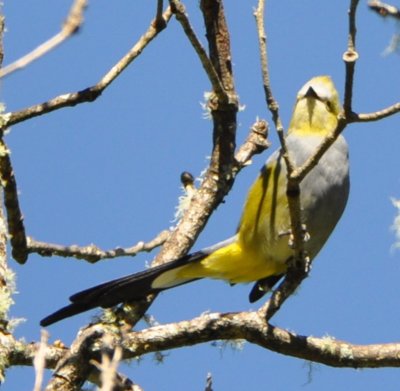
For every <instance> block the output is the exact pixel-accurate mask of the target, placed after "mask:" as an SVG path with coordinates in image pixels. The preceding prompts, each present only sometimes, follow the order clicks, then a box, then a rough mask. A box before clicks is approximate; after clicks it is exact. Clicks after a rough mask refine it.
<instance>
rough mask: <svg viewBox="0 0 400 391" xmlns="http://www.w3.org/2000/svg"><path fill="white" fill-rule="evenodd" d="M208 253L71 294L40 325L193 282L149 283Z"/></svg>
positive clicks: (191, 256)
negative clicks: (67, 303) (63, 303)
mask: <svg viewBox="0 0 400 391" xmlns="http://www.w3.org/2000/svg"><path fill="white" fill-rule="evenodd" d="M210 252H212V251H207V250H205V251H204V250H203V251H199V252H196V253H193V254H189V255H186V256H184V257H182V258H179V259H177V260H176V261H173V262H169V263H166V264H163V265H160V266H156V267H153V268H150V269H148V270H144V271H142V272H139V273H135V274H130V275H128V276H125V277H121V278H118V279H116V280H112V281H108V282H105V283H103V284H100V285H97V286H94V287H92V288H89V289H85V290H83V291H81V292H78V293H75V294H74V295H72V296H71V297H70V298H69V300H70V301H71V304H69V305H67V306H65V307H63V308H61V309H59V310H58V311H56V312H54V313H52V314H51V315H49V316H47V317H45V318H44V319H42V320H41V322H40V325H41V326H43V327H45V326H49V325H51V324H53V323H56V322H58V321H60V320H62V319H65V318H69V317H70V316H74V315H77V314H80V313H81V312H85V311H88V310H91V309H93V308H96V307H103V308H108V307H112V306H115V305H117V304H119V303H122V302H129V301H134V300H139V299H143V298H144V297H146V296H147V295H148V294H150V293H156V292H160V291H162V290H165V289H169V288H172V287H174V286H178V285H182V284H185V283H187V282H190V281H193V280H194V279H187V280H177V281H175V282H173V283H172V284H171V285H168V286H164V287H154V286H153V282H154V281H155V280H156V279H157V278H158V277H160V276H161V275H162V274H163V273H165V272H168V271H171V270H174V269H177V268H180V267H182V266H185V265H187V264H188V263H191V262H198V261H201V260H202V259H204V258H205V257H207V256H208V255H209V254H210Z"/></svg>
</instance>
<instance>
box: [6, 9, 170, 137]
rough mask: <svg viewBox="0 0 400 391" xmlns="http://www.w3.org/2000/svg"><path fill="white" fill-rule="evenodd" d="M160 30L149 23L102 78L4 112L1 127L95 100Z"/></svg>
mask: <svg viewBox="0 0 400 391" xmlns="http://www.w3.org/2000/svg"><path fill="white" fill-rule="evenodd" d="M171 15H172V13H171V10H170V8H167V10H166V11H165V12H164V14H163V18H164V20H165V21H166V23H168V21H169V20H170V18H171ZM159 32H160V30H159V29H158V28H157V27H156V26H155V25H154V23H151V25H150V27H149V29H148V30H147V31H146V32H145V34H144V35H142V36H141V37H140V39H139V40H138V42H137V43H136V44H135V45H134V46H133V47H132V49H130V50H129V52H128V53H127V54H126V55H125V56H124V57H123V58H121V60H119V61H118V63H117V64H115V65H114V66H113V67H112V68H111V69H110V70H109V71H108V72H107V73H106V74H105V75H104V76H103V77H102V78H101V80H100V81H99V82H98V83H97V84H95V85H94V86H92V87H89V88H86V89H84V90H82V91H78V92H71V93H68V94H63V95H59V96H57V97H55V98H53V99H50V100H49V101H47V102H44V103H40V104H38V105H34V106H31V107H28V108H26V109H23V110H20V111H16V112H13V113H6V114H4V115H3V118H4V125H3V126H2V127H1V129H4V128H6V127H9V126H11V125H15V124H17V123H19V122H22V121H25V120H27V119H29V118H33V117H37V116H40V115H43V114H46V113H50V112H52V111H54V110H58V109H61V108H63V107H69V106H75V105H77V104H79V103H83V102H92V101H94V100H96V99H97V98H98V97H99V96H100V95H101V94H102V92H103V91H104V90H105V89H106V88H107V87H108V86H109V85H110V84H111V83H112V82H113V81H114V80H115V79H116V78H117V77H118V76H119V75H120V74H121V72H123V71H124V70H125V69H126V68H127V67H128V65H129V64H130V63H131V62H132V61H133V60H135V59H136V58H137V57H138V56H139V55H140V54H141V53H142V51H143V49H145V48H146V46H147V45H148V44H149V43H150V42H151V41H152V40H153V39H154V38H155V37H156V36H157V35H158V33H159Z"/></svg>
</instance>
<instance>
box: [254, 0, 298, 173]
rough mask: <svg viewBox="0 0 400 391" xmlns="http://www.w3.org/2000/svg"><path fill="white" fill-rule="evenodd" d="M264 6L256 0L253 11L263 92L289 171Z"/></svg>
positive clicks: (289, 163) (262, 0) (291, 165)
mask: <svg viewBox="0 0 400 391" xmlns="http://www.w3.org/2000/svg"><path fill="white" fill-rule="evenodd" d="M264 8H265V0H258V7H257V9H256V11H255V12H254V16H255V18H256V24H257V34H258V45H259V50H260V59H261V73H262V79H263V86H264V94H265V99H266V101H267V105H268V109H269V110H270V112H271V114H272V120H273V121H274V124H275V128H276V131H277V133H278V137H279V141H280V144H281V147H282V151H283V157H284V159H285V162H286V166H287V167H288V168H289V172H291V171H292V170H293V167H294V164H293V162H292V161H291V160H290V156H289V154H288V150H287V147H286V141H285V134H284V129H283V125H282V121H281V118H280V116H279V104H278V102H277V101H276V100H275V98H274V96H273V93H272V88H271V81H270V77H269V67H268V51H267V34H266V31H265V27H264Z"/></svg>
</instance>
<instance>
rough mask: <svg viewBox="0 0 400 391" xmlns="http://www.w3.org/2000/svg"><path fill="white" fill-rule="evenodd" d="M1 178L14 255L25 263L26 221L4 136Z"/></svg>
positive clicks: (0, 166)
mask: <svg viewBox="0 0 400 391" xmlns="http://www.w3.org/2000/svg"><path fill="white" fill-rule="evenodd" d="M0 180H1V186H2V188H3V192H4V205H5V207H6V211H7V223H8V232H9V234H10V236H11V238H10V242H11V247H12V256H13V258H14V259H15V260H16V261H17V262H18V263H25V262H26V260H27V258H28V251H27V244H26V236H25V227H24V221H23V217H22V212H21V209H20V206H19V200H18V189H17V183H16V181H15V176H14V170H13V168H12V165H11V159H10V152H9V150H8V147H7V145H6V143H5V141H4V139H3V138H0Z"/></svg>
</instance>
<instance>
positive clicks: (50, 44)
mask: <svg viewBox="0 0 400 391" xmlns="http://www.w3.org/2000/svg"><path fill="white" fill-rule="evenodd" d="M86 7H87V0H75V1H74V3H73V4H72V7H71V9H70V10H69V14H68V16H67V18H66V20H65V21H64V23H63V25H62V27H61V31H60V32H59V33H57V34H56V35H54V37H52V38H50V39H49V40H47V41H46V42H44V43H42V44H41V45H40V46H38V47H37V48H36V49H34V50H32V51H31V52H30V53H28V54H26V55H25V56H23V57H21V58H20V59H18V60H17V61H15V62H13V63H12V64H9V65H7V66H5V67H4V68H2V69H0V78H2V77H4V76H7V75H9V74H10V73H12V72H15V71H17V70H19V69H21V68H24V67H26V66H27V65H29V64H30V63H32V62H33V61H35V60H37V59H38V58H40V57H42V56H44V55H45V54H46V53H48V52H49V51H51V50H53V49H54V48H55V47H57V46H58V45H60V44H61V43H63V42H64V41H65V40H66V39H68V38H69V37H71V36H72V35H73V34H75V33H77V32H78V31H79V28H80V27H81V25H82V23H83V13H84V11H85V8H86Z"/></svg>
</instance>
